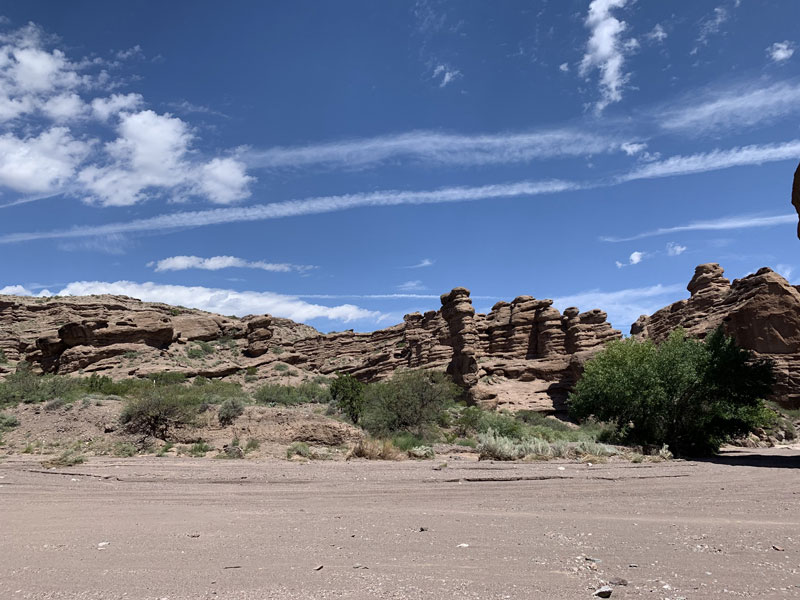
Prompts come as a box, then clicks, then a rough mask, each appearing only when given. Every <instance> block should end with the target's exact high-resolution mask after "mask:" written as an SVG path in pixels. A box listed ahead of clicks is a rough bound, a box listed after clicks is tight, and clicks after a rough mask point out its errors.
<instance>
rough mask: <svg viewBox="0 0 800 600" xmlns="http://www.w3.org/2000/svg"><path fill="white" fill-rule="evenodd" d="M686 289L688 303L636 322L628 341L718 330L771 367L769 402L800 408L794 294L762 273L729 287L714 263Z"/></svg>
mask: <svg viewBox="0 0 800 600" xmlns="http://www.w3.org/2000/svg"><path fill="white" fill-rule="evenodd" d="M687 289H688V290H689V293H690V294H691V297H690V298H688V299H686V300H680V301H679V302H676V303H674V304H671V305H670V306H667V307H666V308H662V309H661V310H659V311H657V312H656V313H654V314H653V315H652V316H649V317H648V316H642V317H639V319H638V320H637V321H636V323H634V324H633V326H632V327H631V335H633V336H634V337H638V338H649V339H652V340H655V341H657V342H658V341H661V340H663V339H664V338H666V337H667V335H669V332H670V331H672V330H673V329H675V328H676V327H683V328H684V329H685V330H686V331H687V333H688V334H689V335H692V336H696V337H700V338H702V337H705V335H706V334H707V333H708V332H709V331H711V330H713V329H715V328H716V327H718V326H720V325H721V326H722V327H723V328H724V330H725V332H726V333H727V334H728V335H731V336H733V337H734V339H735V340H736V342H737V343H738V344H739V345H740V346H741V347H743V348H747V349H748V350H752V351H753V352H754V353H755V354H756V355H758V356H762V357H767V358H770V359H772V360H773V361H774V363H775V366H776V375H777V383H776V386H775V395H774V396H775V400H777V401H779V402H780V403H781V404H783V405H784V406H786V407H789V408H797V407H800V291H798V289H797V288H796V287H794V286H792V285H790V284H789V283H788V282H787V281H786V280H785V279H784V278H783V277H781V276H780V275H778V274H777V273H775V272H774V271H772V270H771V269H768V268H766V267H765V268H763V269H759V270H758V271H757V272H756V273H754V274H752V275H748V276H747V277H744V278H742V279H736V280H734V281H733V283H731V282H730V281H728V280H727V279H726V278H725V277H723V269H722V267H720V266H719V265H718V264H715V263H710V264H705V265H700V266H698V267H697V268H696V269H695V274H694V277H693V278H692V280H691V281H690V282H689V285H688V286H687Z"/></svg>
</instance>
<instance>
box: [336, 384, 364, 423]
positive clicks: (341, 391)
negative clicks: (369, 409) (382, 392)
mask: <svg viewBox="0 0 800 600" xmlns="http://www.w3.org/2000/svg"><path fill="white" fill-rule="evenodd" d="M330 394H331V398H332V399H333V401H334V403H335V404H336V407H337V408H338V409H339V410H341V411H342V412H343V413H344V414H346V415H347V418H348V419H350V420H351V421H352V422H353V423H356V424H357V423H358V421H359V420H360V419H361V413H362V411H363V410H364V384H363V383H361V382H360V381H359V380H358V379H356V378H355V377H353V376H352V375H348V374H346V373H337V374H336V379H334V380H333V381H332V382H331V385H330Z"/></svg>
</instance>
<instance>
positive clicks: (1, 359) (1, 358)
mask: <svg viewBox="0 0 800 600" xmlns="http://www.w3.org/2000/svg"><path fill="white" fill-rule="evenodd" d="M5 364H8V358H7V357H6V353H5V352H3V351H2V350H0V365H5Z"/></svg>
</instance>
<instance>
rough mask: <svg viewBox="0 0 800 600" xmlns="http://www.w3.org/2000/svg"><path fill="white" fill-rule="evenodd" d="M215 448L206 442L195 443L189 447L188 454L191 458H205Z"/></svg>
mask: <svg viewBox="0 0 800 600" xmlns="http://www.w3.org/2000/svg"><path fill="white" fill-rule="evenodd" d="M212 450H213V448H212V447H211V446H209V445H208V444H207V443H206V442H203V441H200V442H195V443H194V444H192V445H191V446H190V447H189V450H188V452H187V453H188V454H189V456H193V457H195V458H203V457H204V456H205V455H206V454H207V453H208V452H211V451H212Z"/></svg>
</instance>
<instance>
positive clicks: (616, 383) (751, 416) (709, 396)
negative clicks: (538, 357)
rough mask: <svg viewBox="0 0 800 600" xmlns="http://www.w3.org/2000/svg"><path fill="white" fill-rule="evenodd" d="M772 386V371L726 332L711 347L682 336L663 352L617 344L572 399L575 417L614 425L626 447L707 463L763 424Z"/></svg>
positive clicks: (593, 363) (649, 345)
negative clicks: (702, 458) (705, 458)
mask: <svg viewBox="0 0 800 600" xmlns="http://www.w3.org/2000/svg"><path fill="white" fill-rule="evenodd" d="M773 380H774V375H773V369H772V365H771V363H769V362H768V361H764V360H759V359H755V358H754V357H753V356H752V354H751V353H750V352H748V351H746V350H742V349H741V348H739V347H738V346H736V344H735V343H734V341H733V339H731V338H729V337H727V336H725V334H724V333H723V332H722V330H721V329H717V330H716V331H714V332H712V333H710V334H709V335H708V336H707V337H706V339H705V341H704V342H701V341H698V340H694V339H690V338H688V337H686V334H685V332H684V331H683V330H680V329H679V330H676V331H673V332H672V333H671V334H670V336H669V337H668V338H667V340H665V341H664V342H663V343H661V344H660V345H656V344H655V343H653V342H652V341H645V342H639V341H637V340H634V339H626V340H623V341H616V342H611V343H610V344H609V345H608V346H607V347H606V348H605V349H604V350H603V351H602V352H600V353H598V354H597V355H596V356H595V357H594V358H593V359H591V360H589V361H588V362H587V363H586V368H585V371H584V373H583V376H582V377H581V379H580V380H579V381H578V384H577V386H576V388H575V391H574V392H573V393H572V394H570V403H569V404H570V413H571V414H572V415H573V416H574V417H575V418H577V419H586V418H587V417H590V416H593V417H595V418H596V419H598V420H600V421H604V422H608V423H610V424H613V426H614V427H615V431H616V434H617V437H618V438H619V440H620V441H622V442H625V443H630V444H635V445H642V446H650V447H652V446H662V445H663V444H667V445H668V446H669V448H670V449H671V450H672V451H673V452H675V453H676V454H678V455H684V456H698V455H707V454H712V453H714V452H716V451H717V450H719V447H720V445H721V444H722V443H724V442H725V441H727V440H728V439H730V438H731V437H732V436H736V435H742V434H745V433H747V432H748V431H751V430H752V429H753V428H755V427H758V426H760V425H761V424H762V423H763V401H762V398H765V397H766V396H768V395H769V393H770V391H771V386H772V383H773Z"/></svg>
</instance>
